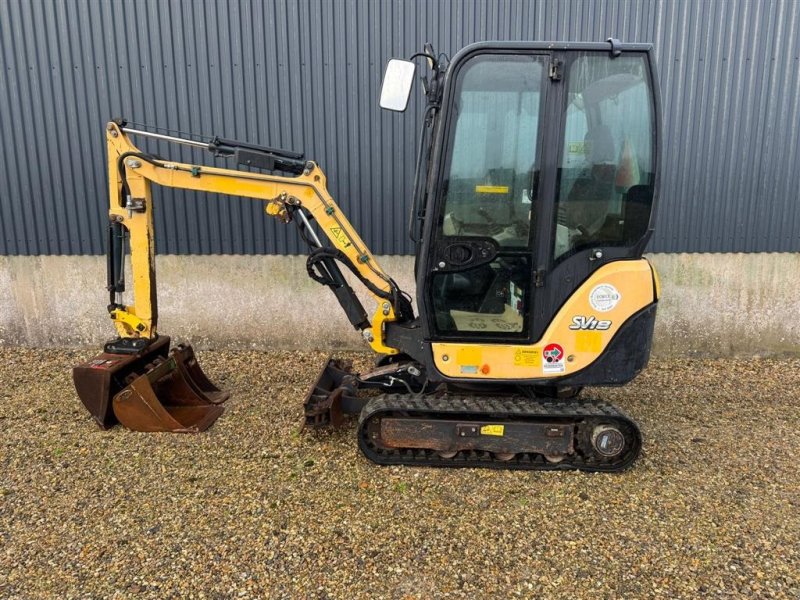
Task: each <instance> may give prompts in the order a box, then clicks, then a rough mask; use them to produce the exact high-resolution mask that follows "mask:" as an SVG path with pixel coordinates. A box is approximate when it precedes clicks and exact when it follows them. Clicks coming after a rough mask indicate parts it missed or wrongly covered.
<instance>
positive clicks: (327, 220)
mask: <svg viewBox="0 0 800 600" xmlns="http://www.w3.org/2000/svg"><path fill="white" fill-rule="evenodd" d="M130 135H140V136H146V137H153V138H157V139H160V140H164V141H169V142H175V143H182V144H189V145H193V146H199V147H204V148H205V149H207V150H208V151H209V152H211V153H213V154H214V155H217V156H223V157H231V158H234V159H235V160H236V162H237V163H238V164H241V165H246V166H249V167H257V168H261V169H266V170H271V171H283V172H286V173H289V174H290V175H288V176H284V175H275V174H261V173H256V172H249V171H241V170H237V169H223V168H217V167H210V166H205V165H193V164H187V163H181V162H175V161H167V160H163V159H161V158H157V157H155V156H153V155H151V154H148V153H145V152H143V151H141V150H140V149H139V148H137V147H136V146H135V145H134V144H133V143H132V142H131V140H130V137H129V136H130ZM106 141H107V149H108V179H109V207H108V218H109V227H108V236H109V237H108V286H107V287H108V291H109V304H108V312H109V315H110V317H111V319H112V320H113V322H114V325H115V327H116V329H117V333H118V334H119V337H118V338H116V339H114V340H112V341H110V342H109V343H107V344H106V346H105V348H104V352H103V353H102V354H100V355H98V356H96V357H94V358H93V359H92V360H90V361H88V362H86V363H84V364H82V365H79V366H78V367H76V368H75V369H74V370H73V377H74V380H75V386H76V389H77V391H78V395H79V396H80V398H81V400H82V401H83V403H84V405H85V406H86V408H87V409H89V411H90V412H91V413H92V415H93V417H94V418H95V420H96V421H97V423H98V424H99V425H100V426H101V427H103V428H107V427H110V426H112V425H113V424H114V423H115V422H116V421H117V420H119V421H120V422H122V423H123V425H125V426H126V427H128V428H129V429H134V430H140V431H180V432H191V431H202V430H203V429H205V428H207V427H208V426H209V425H211V423H213V422H214V420H215V419H216V418H217V417H218V416H219V415H221V414H222V406H221V404H222V403H223V402H224V401H225V400H226V399H227V397H228V395H227V394H225V393H224V392H222V391H220V390H219V389H218V388H216V386H214V385H213V384H212V383H211V382H210V381H209V380H208V378H207V377H206V375H205V374H204V373H203V371H202V369H201V368H200V367H199V365H198V364H197V360H196V358H195V355H194V352H193V350H192V349H191V347H190V346H178V347H177V348H175V349H173V350H172V351H171V352H170V350H169V338H168V337H165V336H160V335H159V333H158V305H157V295H156V267H155V228H154V225H153V197H152V191H151V186H152V184H158V185H161V186H164V187H177V188H182V189H189V190H196V191H204V192H216V193H221V194H228V195H235V196H243V197H247V198H252V199H254V200H257V201H260V202H263V203H264V210H265V213H266V214H267V215H269V216H271V217H275V218H277V219H279V220H281V221H283V222H285V223H290V222H295V223H296V224H297V226H298V228H299V230H300V234H301V237H302V238H303V239H304V240H305V241H306V242H307V243H308V244H309V247H310V250H311V253H310V256H309V261H308V270H309V275H311V277H312V278H314V279H315V280H317V281H319V282H320V283H322V284H324V285H326V286H328V287H329V288H330V289H331V290H332V291H333V293H334V294H335V296H336V298H337V299H338V301H339V303H340V304H341V305H342V307H343V309H344V310H345V313H346V314H347V317H348V319H349V320H350V322H351V323H352V325H353V326H354V327H355V328H356V329H357V330H359V331H361V332H362V335H363V337H364V339H365V340H366V341H367V342H368V343H369V344H370V346H371V347H372V349H373V350H375V352H378V353H380V354H383V355H387V356H391V355H394V354H397V353H398V350H397V349H396V348H393V347H391V346H389V345H387V344H386V342H385V335H384V330H385V329H384V324H385V323H386V322H388V321H394V320H397V319H398V318H403V319H408V318H410V316H411V307H410V304H409V302H408V300H407V299H406V298H405V297H404V296H403V295H402V293H401V292H400V290H399V289H398V288H397V285H396V284H395V283H394V281H393V280H392V279H391V278H390V277H389V276H388V275H387V274H386V273H385V272H384V271H383V270H382V269H381V267H380V265H379V264H378V262H377V261H376V260H375V257H374V256H373V255H372V253H371V252H370V251H369V249H368V248H367V247H366V244H365V243H364V241H363V240H362V239H361V237H360V236H359V235H358V233H356V231H355V230H354V229H353V226H352V225H351V224H350V222H349V221H348V219H347V217H346V216H345V215H344V214H343V213H342V211H341V210H340V209H339V207H338V206H337V204H336V202H335V201H334V200H333V198H332V197H331V195H330V194H329V193H328V191H327V188H326V177H325V174H324V172H323V171H322V169H321V168H320V167H319V166H318V165H317V164H315V163H314V162H312V161H304V160H302V158H303V157H302V154H299V153H294V152H287V151H284V150H278V149H275V148H267V147H263V146H257V145H254V144H248V143H240V142H236V141H232V140H226V139H221V138H218V137H215V138H213V139H211V140H210V141H209V142H208V143H207V144H206V143H201V142H197V141H195V140H190V139H183V138H176V137H172V136H167V135H164V134H159V133H154V132H150V131H147V130H143V129H134V128H129V127H127V124H126V123H125V121H113V122H110V123H108V125H107V127H106ZM311 221H316V223H317V226H318V229H319V231H321V232H322V233H323V234H324V235H325V236H327V240H328V242H329V245H325V244H323V242H322V240H321V239H320V238H319V236H318V234H317V233H316V231H315V230H314V229H313V228H312V226H311ZM126 245H129V246H130V270H131V275H132V280H133V286H132V287H133V301H132V302H129V303H125V302H124V301H123V294H124V292H125V291H126V282H125V248H126ZM340 264H344V265H345V266H346V267H347V268H349V269H350V270H351V271H352V272H353V273H354V274H355V275H356V277H357V278H358V279H359V280H360V281H361V282H362V283H363V284H364V285H365V286H366V288H367V290H368V291H369V293H370V294H371V295H372V296H373V298H374V299H375V301H376V302H377V305H378V309H377V310H376V312H375V314H374V315H373V317H372V318H371V319H370V318H369V317H368V315H367V313H366V311H365V310H364V307H363V305H362V304H361V301H360V300H359V299H358V297H357V296H356V294H355V292H354V291H353V289H352V288H351V286H350V285H349V284H348V282H347V281H346V279H345V278H344V276H343V274H342V271H341V269H340V267H339V265H340Z"/></svg>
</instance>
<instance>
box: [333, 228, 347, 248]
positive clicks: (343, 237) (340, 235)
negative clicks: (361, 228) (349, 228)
mask: <svg viewBox="0 0 800 600" xmlns="http://www.w3.org/2000/svg"><path fill="white" fill-rule="evenodd" d="M331 233H332V234H333V239H335V240H336V241H337V242H339V243H340V244H341V245H342V246H343V247H345V248H347V247H349V246H350V238H348V237H347V234H346V233H345V232H344V231H342V228H341V227H331Z"/></svg>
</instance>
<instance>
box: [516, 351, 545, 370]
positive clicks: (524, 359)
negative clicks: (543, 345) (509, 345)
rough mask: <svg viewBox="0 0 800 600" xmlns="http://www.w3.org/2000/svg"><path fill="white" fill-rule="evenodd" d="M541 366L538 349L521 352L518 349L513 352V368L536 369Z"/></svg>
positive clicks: (540, 354)
mask: <svg viewBox="0 0 800 600" xmlns="http://www.w3.org/2000/svg"><path fill="white" fill-rule="evenodd" d="M541 364H542V353H541V352H540V351H539V349H538V348H532V349H530V350H523V349H522V348H518V349H517V350H515V351H514V366H515V367H538V366H540V365H541Z"/></svg>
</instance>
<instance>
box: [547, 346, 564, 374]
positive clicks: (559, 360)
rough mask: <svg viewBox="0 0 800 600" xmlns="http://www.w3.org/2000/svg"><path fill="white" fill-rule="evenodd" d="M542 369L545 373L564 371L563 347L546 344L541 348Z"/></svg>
mask: <svg viewBox="0 0 800 600" xmlns="http://www.w3.org/2000/svg"><path fill="white" fill-rule="evenodd" d="M542 357H543V358H544V362H543V363H542V371H544V372H545V373H563V372H564V348H562V347H561V346H560V345H559V344H547V346H545V347H544V350H542Z"/></svg>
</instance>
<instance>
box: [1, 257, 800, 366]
mask: <svg viewBox="0 0 800 600" xmlns="http://www.w3.org/2000/svg"><path fill="white" fill-rule="evenodd" d="M650 259H651V260H652V261H653V263H654V264H655V266H656V268H657V269H658V271H659V273H660V275H661V280H662V284H663V295H662V301H661V305H660V307H659V312H658V320H657V323H656V333H655V343H654V348H653V353H654V355H656V356H766V355H785V354H794V355H800V318H799V317H800V279H798V278H797V277H791V276H790V274H793V273H798V272H800V254H655V255H652V256H650ZM378 260H379V262H380V264H381V265H382V266H383V268H384V269H385V270H386V271H387V272H388V273H390V274H392V276H393V277H395V279H396V280H397V281H398V283H399V284H400V286H401V287H402V288H403V289H404V290H406V291H408V292H409V293H411V294H412V295H413V292H414V282H413V268H414V259H413V257H408V256H384V257H379V258H378ZM157 270H158V289H159V309H160V323H159V331H161V332H163V333H166V334H168V335H171V336H173V337H174V338H175V339H177V340H181V341H191V342H192V343H193V344H194V345H195V346H196V347H198V348H218V349H235V348H270V347H274V348H281V349H293V348H296V349H300V348H302V349H310V348H319V349H331V350H333V349H366V345H365V344H364V342H363V341H362V340H361V338H360V336H359V335H357V334H356V333H355V331H353V329H352V327H351V326H350V324H349V323H348V321H347V319H346V318H345V316H344V313H343V312H342V311H341V309H340V308H339V306H338V304H337V303H336V300H335V298H334V297H333V295H332V294H331V293H330V292H329V291H328V290H325V289H323V288H321V287H320V286H319V285H318V284H316V283H315V282H313V281H311V280H310V279H309V278H308V276H307V274H306V271H305V257H299V256H159V257H158V259H157ZM104 282H105V258H104V257H100V256H0V344H2V345H24V346H43V347H47V346H79V347H86V346H90V347H96V346H98V347H99V345H100V344H102V342H103V341H105V340H106V339H108V338H111V337H113V336H114V328H113V326H112V324H111V322H110V319H109V318H108V314H107V312H106V310H105V306H106V304H107V303H108V296H107V293H106V291H105V290H104V289H103V288H104ZM353 285H354V287H355V288H356V289H359V287H358V284H357V283H355V282H354V284H353ZM360 295H362V297H363V298H364V299H365V306H366V307H367V308H368V311H370V312H371V311H372V310H373V308H374V305H373V303H371V302H369V303H368V302H367V300H366V296H365V295H363V294H360Z"/></svg>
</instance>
